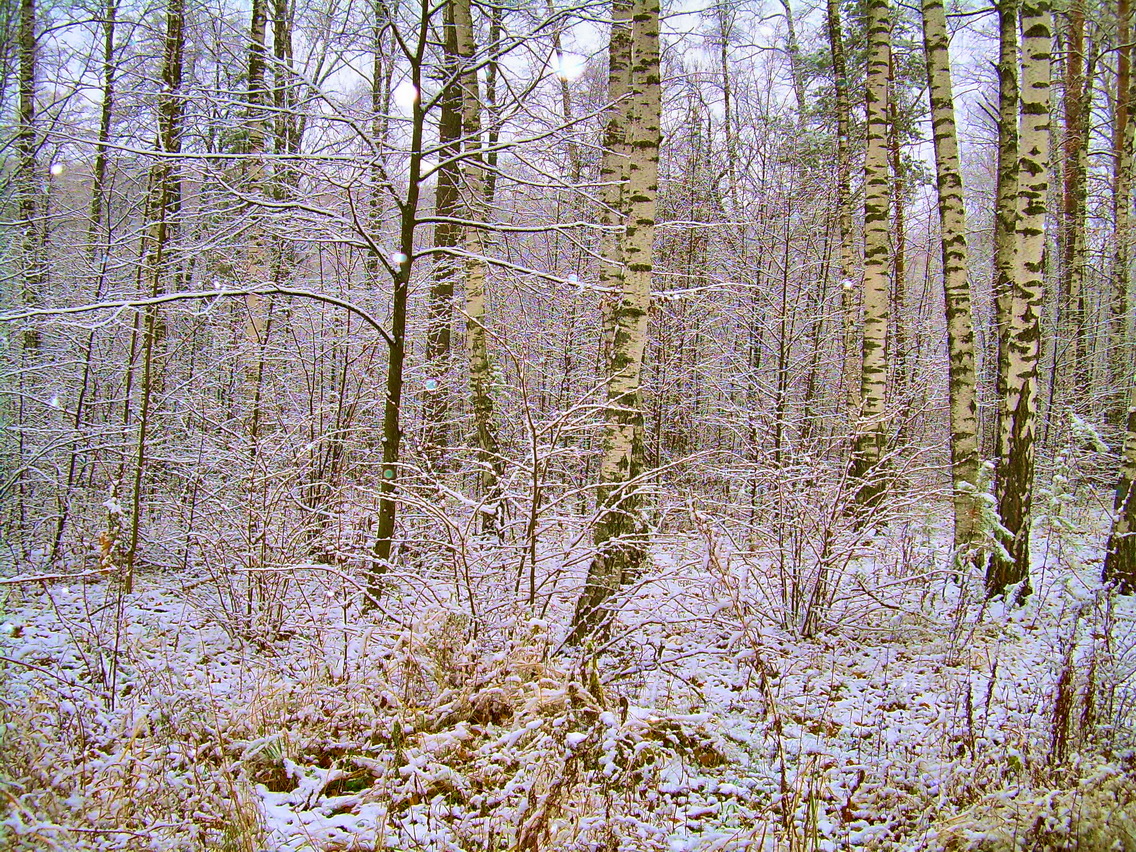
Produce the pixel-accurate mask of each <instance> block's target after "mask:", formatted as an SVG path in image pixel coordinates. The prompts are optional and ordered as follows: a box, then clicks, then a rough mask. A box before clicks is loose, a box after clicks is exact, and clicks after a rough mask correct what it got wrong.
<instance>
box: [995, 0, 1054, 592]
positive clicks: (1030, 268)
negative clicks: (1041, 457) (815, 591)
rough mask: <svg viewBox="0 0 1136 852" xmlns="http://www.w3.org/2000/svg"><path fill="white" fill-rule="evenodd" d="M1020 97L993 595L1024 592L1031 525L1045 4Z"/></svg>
mask: <svg viewBox="0 0 1136 852" xmlns="http://www.w3.org/2000/svg"><path fill="white" fill-rule="evenodd" d="M1021 26H1022V90H1021V129H1020V137H1019V142H1020V151H1019V159H1018V202H1017V203H1018V211H1019V216H1018V221H1017V257H1016V261H1015V263H1014V279H1013V292H1012V296H1011V299H1010V316H1009V323H1010V324H1009V331H1008V334H1007V362H1008V368H1009V369H1008V374H1007V377H1006V394H1005V398H1004V399H1003V401H1002V407H1003V408H1002V423H1001V429H1002V439H1001V444H1002V457H1001V459H999V463H998V468H997V479H998V487H997V492H998V495H997V496H998V514H999V516H1000V517H1001V519H1002V524H1003V526H1004V527H1005V528H1006V530H1007V532H1008V534H1009V536H1010V538H1009V540H1008V541H1007V542H1006V552H1005V553H1004V554H1002V553H995V557H994V559H992V560H991V562H990V565H989V567H988V569H987V574H986V590H987V593H988V594H989V595H991V596H994V595H1001V594H1005V592H1006V590H1007V589H1008V588H1009V587H1010V586H1012V585H1014V584H1019V583H1020V584H1021V585H1020V586H1019V591H1018V598H1019V599H1021V597H1023V596H1024V595H1026V594H1028V593H1029V590H1030V587H1029V560H1030V521H1031V519H1032V508H1033V478H1034V459H1035V452H1036V448H1035V443H1034V438H1035V434H1036V429H1037V378H1038V361H1039V357H1040V352H1041V347H1040V343H1041V341H1040V336H1041V309H1042V296H1043V287H1044V283H1045V280H1044V277H1045V216H1046V202H1047V195H1048V192H1049V100H1050V99H1049V75H1050V58H1051V53H1052V48H1053V18H1052V13H1051V12H1050V8H1049V4H1048V0H1025V1H1024V2H1023V3H1022V6H1021Z"/></svg>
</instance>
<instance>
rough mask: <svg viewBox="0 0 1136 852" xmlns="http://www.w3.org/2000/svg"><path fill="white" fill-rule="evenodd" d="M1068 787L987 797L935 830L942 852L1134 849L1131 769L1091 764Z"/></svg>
mask: <svg viewBox="0 0 1136 852" xmlns="http://www.w3.org/2000/svg"><path fill="white" fill-rule="evenodd" d="M1086 769H1087V770H1088V771H1086V772H1085V773H1084V775H1083V777H1082V778H1081V779H1080V780H1079V781H1077V782H1076V783H1074V784H1073V785H1071V786H1068V787H1030V786H1014V787H1008V788H1005V789H1002V790H999V791H997V792H995V793H991V794H989V795H987V796H984V797H983V798H982V799H981V800H980V801H978V802H976V803H975V804H974V805H972V806H970V807H969V808H967V809H966V810H964V811H963V812H962V813H959V814H957V815H955V816H952V817H950V818H949V819H946V820H944V821H943V822H942V823H941V824H939V825H937V826H935V827H934V829H933V830H932V832H931V833H930V836H929V839H928V843H927V848H928V849H931V850H937V852H1073V850H1086V852H1087V850H1093V852H1134V850H1136V782H1134V781H1133V780H1132V774H1131V768H1129V769H1128V771H1124V770H1122V769H1120V768H1118V767H1116V766H1113V765H1109V766H1095V767H1086Z"/></svg>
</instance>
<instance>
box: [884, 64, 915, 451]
mask: <svg viewBox="0 0 1136 852" xmlns="http://www.w3.org/2000/svg"><path fill="white" fill-rule="evenodd" d="M888 167H889V168H890V170H891V205H892V206H891V214H892V238H893V243H892V263H891V269H892V280H891V293H892V295H891V329H890V333H891V335H892V337H891V345H890V347H889V349H890V352H889V353H888V358H889V360H890V361H891V368H892V372H893V375H894V382H893V384H892V387H893V389H894V398H895V399H896V400H898V401H899V405H900V406H901V410H902V413H901V416H900V419H899V428H898V430H897V435H896V443H898V444H902V443H903V442H904V441H905V440H906V438H907V419H908V418H907V413H908V411H909V410H910V408H911V406H912V405H913V404H914V401H913V400H912V399H911V396H910V394H911V392H912V390H913V385H914V381H913V378H912V364H911V361H910V355H911V353H910V348H911V347H910V341H909V339H908V334H907V308H906V305H907V216H906V210H905V209H904V203H905V200H906V196H907V186H906V182H905V181H904V179H903V150H902V148H901V146H900V140H899V95H898V93H897V92H896V84H895V54H894V53H893V54H892V55H891V58H890V61H889V62H888Z"/></svg>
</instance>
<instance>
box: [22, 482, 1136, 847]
mask: <svg viewBox="0 0 1136 852" xmlns="http://www.w3.org/2000/svg"><path fill="white" fill-rule="evenodd" d="M946 511H947V510H946V507H945V506H943V505H942V504H938V505H934V506H928V507H925V508H924V509H923V510H922V512H923V514H922V515H918V514H916V513H911V514H909V516H908V517H907V518H906V519H902V520H900V521H893V522H892V523H891V524H890V525H889V526H888V527H887V529H886V530H884V531H882V532H879V533H877V534H876V535H875V536H874V537H870V538H866V539H865V538H863V537H861V540H860V541H858V543H857V544H856V546H855V547H853V548H850V549H846V550H845V551H842V552H843V553H844V554H845V556H843V557H841V558H839V559H835V560H834V559H833V558H832V553H833V552H834V551H832V550H831V549H830V550H829V551H828V556H827V557H825V558H826V559H828V560H829V562H828V565H829V568H830V569H831V570H830V572H829V573H828V574H827V575H825V576H824V577H823V581H824V585H823V586H822V587H821V588H820V592H821V596H820V597H821V598H823V600H824V601H825V605H824V606H823V607H817V608H815V611H814V612H813V613H812V615H811V616H810V615H809V614H808V608H807V601H808V600H809V599H810V596H811V595H812V592H813V590H814V589H816V583H817V581H818V579H822V578H821V577H820V575H819V574H817V573H816V561H817V560H816V559H815V558H814V559H810V558H809V557H808V556H807V554H808V552H809V551H808V548H801V547H798V548H797V555H798V556H801V555H802V554H805V556H804V557H803V558H801V559H798V561H796V562H792V561H788V562H785V561H778V560H776V559H774V560H772V561H771V560H770V559H768V558H762V559H757V558H752V557H751V556H749V555H747V553H746V550H745V548H744V547H742V546H741V545H740V544H739V543H738V542H737V541H736V540H735V539H732V538H731V537H730V536H729V535H727V534H726V533H725V532H724V531H723V529H721V528H719V527H718V526H716V525H715V523H714V522H713V521H712V520H710V519H707V518H702V519H701V520H698V519H697V518H696V519H695V521H692V522H691V523H690V524H689V525H688V529H687V531H686V532H683V533H681V534H680V533H675V534H672V535H669V536H667V537H661V538H660V539H659V540H658V541H657V542H656V545H655V548H654V553H653V556H654V562H655V568H654V570H653V571H652V572H650V573H649V574H647V575H645V576H643V577H642V578H640V580H639V582H638V583H637V584H636V585H635V587H634V588H633V589H631V590H629V593H628V595H627V601H626V603H625V605H624V607H623V610H622V612H621V614H620V617H619V620H618V622H617V624H616V627H615V630H614V631H613V633H612V636H611V639H610V641H609V642H607V643H605V644H604V645H603V646H601V647H598V648H587V649H584V651H580V650H576V649H571V648H566V647H562V646H561V645H560V644H559V643H560V639H561V638H562V637H563V635H564V633H565V629H566V624H567V621H568V618H569V616H570V614H571V608H572V603H573V599H572V595H573V592H574V590H575V589H578V588H579V583H580V582H581V580H582V571H583V565H582V564H579V563H580V562H582V558H580V559H577V560H576V562H577V564H575V565H572V564H571V562H572V559H570V558H566V557H565V555H564V554H565V553H566V552H568V550H570V549H571V548H570V547H568V546H567V545H565V544H564V542H560V543H559V544H558V547H559V548H560V549H559V550H558V551H557V550H555V549H554V548H549V547H546V549H545V550H544V551H542V553H543V554H544V556H545V557H546V558H545V559H544V561H542V562H541V563H540V564H541V571H542V575H541V577H542V579H544V580H549V582H551V581H550V579H549V578H552V577H553V576H554V575H555V577H556V578H557V579H558V583H559V585H558V586H557V587H556V589H554V590H552V587H551V586H550V585H548V584H546V585H544V586H543V587H542V589H541V590H538V591H540V592H541V595H543V597H541V596H540V595H538V605H537V606H536V607H535V610H534V608H532V607H530V606H528V604H527V601H526V595H525V593H524V591H525V586H524V583H521V584H520V586H521V592H520V594H519V595H518V594H515V593H514V580H513V577H512V576H511V575H506V573H505V569H503V568H500V565H503V564H505V563H504V561H503V558H502V559H501V561H500V562H499V563H497V567H498V573H497V575H494V574H493V572H492V571H491V570H487V569H488V568H493V565H494V562H493V560H494V558H496V557H495V556H494V555H493V549H492V548H491V547H490V546H489V545H484V547H483V551H478V549H477V548H478V547H479V546H481V545H478V544H477V543H476V542H475V543H474V544H473V545H471V548H472V549H471V550H469V551H468V552H466V553H465V554H464V556H465V558H464V559H463V561H462V565H463V566H464V567H463V568H462V570H461V571H459V570H457V569H456V568H453V567H452V566H447V568H446V570H445V571H437V572H433V573H432V572H431V571H429V570H427V569H425V568H416V569H415V570H414V571H409V570H408V573H407V575H406V576H405V577H403V578H391V583H392V586H391V590H390V591H389V592H388V593H387V594H386V596H385V597H384V599H383V609H382V611H381V612H380V611H374V610H373V611H371V612H369V613H364V612H361V611H360V609H359V595H358V594H357V589H356V587H355V586H354V585H353V584H352V583H351V582H350V578H349V577H348V576H347V575H346V574H345V573H343V571H341V570H340V569H335V568H332V567H329V566H319V565H310V566H301V567H299V568H296V567H293V568H290V569H289V570H287V571H279V572H265V573H261V574H252V575H250V574H247V573H246V574H239V573H232V574H225V575H211V574H209V573H207V572H202V573H199V574H198V575H195V576H192V577H187V576H185V575H179V574H176V573H174V572H166V573H162V572H159V571H156V570H152V569H151V570H147V571H144V572H142V573H141V574H140V577H139V582H138V584H137V586H136V589H135V592H134V594H132V595H130V596H123V595H121V594H119V593H118V590H117V586H116V585H115V584H113V583H111V582H109V581H108V580H106V579H104V578H96V579H94V580H90V579H88V580H87V581H84V580H83V579H76V580H71V581H63V580H57V581H52V582H38V583H32V584H9V585H6V586H4V587H0V588H2V589H3V590H4V591H0V596H3V595H6V600H5V601H4V603H3V605H2V607H0V714H2V715H0V737H2V739H0V817H2V819H0V849H11V850H30V849H36V850H40V849H44V850H52V849H62V850H86V849H137V850H206V849H207V850H224V852H230V851H231V852H257V850H273V851H274V852H276V851H277V850H279V852H284V850H289V852H299V851H300V850H373V849H400V850H539V849H560V850H612V852H614V850H627V851H628V852H631V850H635V851H636V852H648V851H649V850H666V852H687V850H689V851H690V852H693V850H700V852H710V850H742V849H745V850H793V852H796V851H797V850H802V851H803V850H833V849H852V848H858V849H943V850H963V849H975V850H978V849H981V850H1002V849H1005V850H1010V849H1038V850H1042V849H1046V850H1048V849H1053V850H1058V849H1080V850H1111V849H1120V850H1136V780H1134V777H1136V752H1134V750H1133V746H1134V745H1136V601H1133V600H1131V599H1125V598H1118V597H1116V596H1114V595H1110V594H1108V593H1107V592H1106V591H1105V590H1102V589H1101V587H1100V581H1099V574H1100V558H1101V551H1100V548H1101V543H1102V542H1103V541H1104V538H1105V529H1104V525H1105V523H1106V519H1105V517H1104V513H1103V512H1101V511H1100V509H1099V508H1097V509H1088V508H1085V509H1081V510H1078V511H1074V510H1072V509H1069V510H1068V512H1067V514H1066V515H1065V517H1063V518H1062V519H1060V522H1059V523H1058V522H1054V521H1043V522H1041V523H1039V524H1038V525H1037V527H1036V534H1035V574H1034V578H1033V586H1034V593H1033V594H1032V595H1031V596H1030V597H1029V598H1028V600H1027V602H1026V604H1025V605H1024V606H1022V607H1018V608H1014V609H1008V608H1006V607H1004V606H1003V605H1002V604H1001V603H1000V602H995V603H991V604H985V603H983V601H982V595H981V582H980V578H977V577H971V578H964V579H963V581H962V582H961V583H960V582H959V581H958V578H956V577H955V576H954V575H953V574H952V573H951V572H950V571H948V570H946V569H947V547H946V546H945V544H944V543H943V531H942V530H941V529H939V528H937V527H936V525H935V524H934V523H933V522H932V521H931V520H929V519H933V518H935V517H936V516H938V517H943V516H945V515H946ZM548 535H549V536H551V535H552V533H551V532H550V533H549V534H548ZM565 541H569V539H568V538H567V537H565ZM789 546H790V543H786V547H789ZM786 552H788V551H786ZM555 553H559V554H560V556H558V557H556V558H557V559H558V563H557V564H556V565H555V566H553V565H552V564H551V562H552V560H553V556H554V554H555ZM498 555H499V554H498ZM475 556H476V557H478V559H480V561H478V559H474V558H473V557H475ZM584 558H586V557H584ZM566 563H568V564H567V567H565V565H566ZM455 564H456V563H455ZM471 565H472V568H471V567H470V566H471ZM554 568H555V571H554V570H553V569H554ZM509 570H510V571H512V570H514V569H512V568H510V569H509ZM463 571H466V572H467V573H464V574H463V573H462V572H463ZM550 590H551V591H550ZM518 598H519V600H518ZM471 600H472V601H473V603H474V604H475V606H471V604H470V601H471ZM250 601H251V602H252V608H251V610H249V609H248V608H247V606H248V603H249V602H250ZM542 601H544V602H545V603H542ZM249 612H251V613H253V615H255V617H250V615H249ZM809 619H812V622H811V623H812V624H815V627H813V628H811V629H809V625H808V624H806V622H807V621H808V620H809ZM802 625H804V626H805V630H804V631H802ZM802 632H806V633H811V634H812V635H810V636H808V637H807V638H805V637H802V635H801V634H802ZM112 696H113V700H112Z"/></svg>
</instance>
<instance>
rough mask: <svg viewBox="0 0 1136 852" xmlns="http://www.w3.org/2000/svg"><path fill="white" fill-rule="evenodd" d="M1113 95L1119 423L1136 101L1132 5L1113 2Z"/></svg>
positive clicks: (1127, 368)
mask: <svg viewBox="0 0 1136 852" xmlns="http://www.w3.org/2000/svg"><path fill="white" fill-rule="evenodd" d="M1116 31H1117V39H1116V40H1117V59H1116V94H1115V96H1114V97H1113V99H1112V102H1113V116H1112V186H1113V191H1112V193H1113V194H1112V271H1111V279H1112V281H1111V287H1110V291H1111V292H1110V297H1111V298H1110V312H1109V313H1110V317H1109V341H1108V342H1109V346H1108V351H1109V379H1110V383H1109V384H1110V388H1111V392H1110V400H1109V403H1110V404H1109V414H1110V415H1111V417H1110V419H1111V420H1113V421H1114V422H1120V420H1121V419H1122V417H1123V411H1124V406H1125V404H1126V403H1127V400H1128V392H1129V382H1130V380H1131V377H1132V369H1131V361H1132V353H1131V342H1130V340H1129V333H1128V327H1129V323H1128V304H1129V298H1128V290H1129V268H1130V267H1131V264H1132V159H1133V157H1132V154H1133V146H1134V143H1136V120H1134V119H1136V116H1134V115H1133V112H1134V110H1136V101H1134V100H1133V97H1132V50H1133V47H1132V7H1131V0H1117V6H1116Z"/></svg>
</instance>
